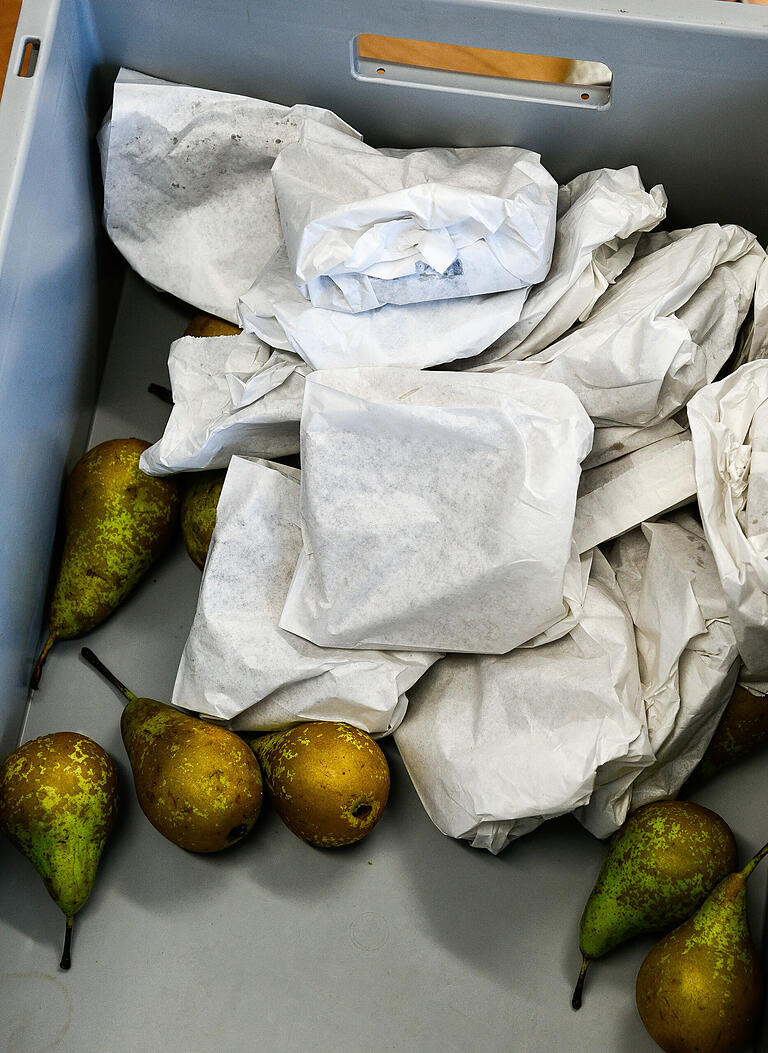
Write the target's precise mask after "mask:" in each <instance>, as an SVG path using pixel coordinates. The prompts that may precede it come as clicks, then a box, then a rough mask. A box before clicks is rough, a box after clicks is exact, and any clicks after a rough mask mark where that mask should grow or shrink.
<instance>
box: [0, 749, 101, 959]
mask: <svg viewBox="0 0 768 1053" xmlns="http://www.w3.org/2000/svg"><path fill="white" fill-rule="evenodd" d="M116 814H117V772H116V770H115V765H114V763H113V761H112V758H111V757H110V756H109V754H108V753H106V752H105V751H104V750H103V749H102V748H101V746H99V745H98V744H97V743H96V742H94V741H93V740H92V739H89V738H87V737H86V736H85V735H77V734H75V733H74V732H71V731H60V732H57V733H55V734H53V735H43V736H42V737H41V738H38V739H33V740H32V741H31V742H26V743H25V744H24V745H23V746H19V748H18V749H15V750H14V751H13V753H11V754H10V755H9V756H8V757H6V759H5V761H4V762H3V764H2V765H0V829H2V830H3V832H4V833H5V834H6V835H7V836H8V837H9V838H10V840H11V841H12V842H13V844H14V845H15V846H16V847H17V848H18V849H19V851H20V852H22V853H23V854H24V855H25V856H26V857H27V859H29V861H30V862H31V863H32V864H33V865H34V867H35V869H36V870H37V872H38V874H39V875H40V877H41V878H42V879H43V883H44V884H45V887H46V888H47V889H48V892H49V893H50V895H51V897H52V899H53V900H54V902H55V903H56V904H57V906H58V907H59V909H60V910H61V911H62V913H63V914H64V916H65V918H66V935H65V940H64V952H63V954H62V958H61V968H62V969H68V968H69V966H70V947H71V940H72V922H73V919H74V916H75V914H77V912H78V911H79V910H81V909H82V908H83V906H84V905H85V903H86V901H87V899H88V897H89V895H90V893H91V888H92V887H93V882H94V878H95V877H96V870H97V868H98V865H99V860H100V859H101V853H102V850H103V848H104V844H105V842H106V840H107V837H108V836H109V834H110V831H111V830H112V827H113V825H114V822H115V816H116Z"/></svg>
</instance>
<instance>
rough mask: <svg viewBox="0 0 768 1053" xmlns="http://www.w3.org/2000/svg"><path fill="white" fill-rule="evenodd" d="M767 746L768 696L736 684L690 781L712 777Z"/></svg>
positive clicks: (695, 781) (701, 780)
mask: <svg viewBox="0 0 768 1053" xmlns="http://www.w3.org/2000/svg"><path fill="white" fill-rule="evenodd" d="M766 745H768V696H766V695H758V694H754V693H753V692H751V691H748V690H747V689H746V688H745V687H742V686H741V685H740V684H737V685H736V687H735V688H734V691H733V694H732V695H731V697H730V699H729V701H728V705H727V706H726V707H725V710H724V712H723V715H722V717H721V718H720V723H719V724H718V725H717V728H716V729H715V733H714V735H713V736H712V738H711V740H710V742H709V745H708V746H707V749H706V752H705V754H704V756H703V757H702V758H701V760H700V761H699V763H698V764H697V766H696V768H695V769H694V771H693V775H692V776H691V784H692V785H695V784H696V783H699V782H703V781H704V780H705V779H709V778H711V776H713V775H714V774H715V772H718V771H720V769H721V768H726V767H727V766H728V765H729V764H733V763H734V762H735V761H738V760H740V759H741V758H742V757H748V756H749V755H750V754H751V753H754V752H755V751H756V750H758V749H761V748H763V747H765V746H766Z"/></svg>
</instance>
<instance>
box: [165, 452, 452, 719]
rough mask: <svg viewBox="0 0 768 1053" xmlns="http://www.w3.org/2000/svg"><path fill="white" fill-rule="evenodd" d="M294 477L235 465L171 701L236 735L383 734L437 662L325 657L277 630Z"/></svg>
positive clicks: (237, 461)
mask: <svg viewBox="0 0 768 1053" xmlns="http://www.w3.org/2000/svg"><path fill="white" fill-rule="evenodd" d="M299 478H300V473H299V472H298V471H296V470H295V469H292V468H286V467H284V466H283V465H273V464H269V463H268V462H264V461H257V462H252V461H248V460H245V459H243V458H242V457H233V458H232V462H231V464H230V466H229V469H228V471H227V476H226V479H225V481H224V486H223V488H222V492H221V497H220V498H219V504H218V510H217V515H216V527H215V529H214V532H213V539H212V541H211V547H210V551H209V554H208V559H207V561H206V564H205V570H204V572H203V580H202V584H201V586H200V595H199V599H198V604H197V612H196V614H195V619H194V622H193V624H192V629H191V631H190V634H189V638H188V640H187V643H186V646H185V648H184V653H183V654H182V658H181V664H180V665H179V671H178V674H177V676H176V684H175V686H174V689H173V700H174V702H175V703H177V704H178V705H181V706H186V707H188V708H192V709H195V710H197V711H198V712H201V713H205V714H207V715H209V716H212V717H218V718H219V719H223V720H228V721H230V722H231V726H232V727H234V728H237V729H238V730H251V731H266V730H269V729H272V728H277V727H286V726H288V725H291V724H295V723H298V722H300V721H302V720H344V721H347V722H348V723H350V724H354V725H355V726H356V727H359V728H362V729H363V730H364V731H367V732H369V733H371V734H375V735H381V734H384V733H386V732H388V731H391V730H392V728H393V727H395V725H396V724H397V723H398V722H399V721H400V719H401V717H402V715H403V712H404V710H405V706H406V699H405V697H404V692H405V691H407V690H408V688H409V687H411V686H412V685H413V683H414V682H415V681H416V680H417V679H418V678H419V677H420V676H421V674H422V673H423V672H424V670H425V669H428V668H429V666H430V665H432V663H433V662H434V661H436V660H437V658H439V655H435V654H429V655H426V654H409V653H405V652H403V653H395V652H392V653H390V654H384V653H382V652H380V651H378V652H377V651H341V650H338V649H324V648H320V647H315V646H314V645H313V644H311V643H308V642H307V641H306V640H302V639H300V638H299V637H297V636H292V635H291V634H290V633H287V632H283V631H282V630H281V629H279V628H278V625H277V621H278V618H279V616H280V611H281V610H282V606H283V601H284V599H285V594H286V592H287V591H288V586H289V584H290V580H291V574H292V573H293V568H294V565H295V563H296V557H297V556H298V554H299V550H300V548H301V527H300V522H299Z"/></svg>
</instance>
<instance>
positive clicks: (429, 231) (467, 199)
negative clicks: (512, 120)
mask: <svg viewBox="0 0 768 1053" xmlns="http://www.w3.org/2000/svg"><path fill="white" fill-rule="evenodd" d="M272 180H273V182H274V186H275V195H276V197H277V203H278V207H279V210H280V222H281V225H282V229H283V235H284V238H285V245H286V249H287V252H288V259H289V260H290V265H291V270H292V272H293V274H294V275H295V278H296V281H297V282H298V284H299V288H300V290H301V292H302V294H303V295H304V296H306V297H307V298H308V299H310V300H311V301H312V303H313V304H314V305H315V306H316V307H327V308H331V309H333V310H337V311H348V312H352V313H357V312H359V311H370V310H373V309H375V308H377V307H381V306H383V305H384V304H409V303H421V302H423V301H425V300H442V299H445V298H453V297H458V296H475V295H481V294H483V293H494V292H503V291H508V290H511V289H520V288H524V287H526V286H529V285H533V284H535V283H537V282H540V281H542V280H543V278H545V277H546V274H547V271H548V270H549V265H550V261H551V258H552V243H553V241H554V237H555V217H556V207H557V184H556V183H555V181H554V179H553V178H552V176H551V175H550V174H549V173H548V172H547V171H546V169H545V168H544V167H543V165H542V164H541V160H540V158H539V155H538V154H534V153H531V152H530V151H529V150H521V149H518V148H516V147H512V146H491V147H484V148H480V149H464V150H449V149H423V150H375V149H374V148H373V147H371V146H366V145H365V144H364V143H362V142H360V141H358V140H355V139H352V138H351V137H350V136H348V135H346V134H345V133H344V132H343V131H340V130H339V129H338V128H333V127H331V126H330V125H328V124H321V123H319V122H315V123H313V122H312V121H306V122H305V123H304V124H303V126H302V130H301V135H300V137H299V140H298V142H296V143H293V144H292V145H290V146H288V147H285V148H284V150H282V151H281V154H280V156H279V157H278V158H277V160H276V161H275V164H274V165H273V167H272Z"/></svg>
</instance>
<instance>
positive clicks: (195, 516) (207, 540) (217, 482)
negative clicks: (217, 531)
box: [181, 470, 227, 570]
mask: <svg viewBox="0 0 768 1053" xmlns="http://www.w3.org/2000/svg"><path fill="white" fill-rule="evenodd" d="M226 474H227V473H226V471H223V470H222V471H213V472H195V473H194V475H193V477H192V478H191V479H190V480H189V481H188V482H187V483H186V485H185V487H184V496H183V497H182V499H181V533H182V536H183V538H184V544H185V545H186V547H187V552H188V553H189V558H190V559H191V560H192V562H193V563H194V564H195V565H196V566H198V567H199V568H200V570H202V569H203V567H204V566H205V560H206V557H207V556H208V547H209V546H210V544H211V535H212V534H213V528H214V527H215V526H216V507H217V505H218V503H219V497H220V496H221V488H222V486H223V485H224V478H225V476H226Z"/></svg>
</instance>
